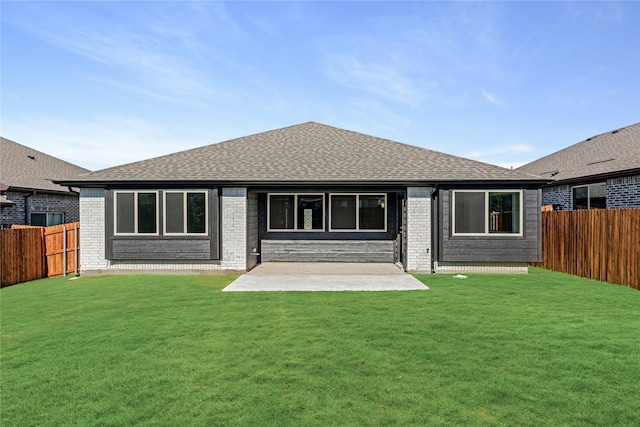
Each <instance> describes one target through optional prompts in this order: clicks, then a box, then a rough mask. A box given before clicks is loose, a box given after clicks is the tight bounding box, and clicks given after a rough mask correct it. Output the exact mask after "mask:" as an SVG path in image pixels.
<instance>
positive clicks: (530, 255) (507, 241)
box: [438, 189, 541, 262]
mask: <svg viewBox="0 0 640 427" xmlns="http://www.w3.org/2000/svg"><path fill="white" fill-rule="evenodd" d="M540 195H541V192H540V190H537V189H529V190H524V191H523V198H524V203H523V205H524V208H525V211H524V218H523V220H524V221H523V222H524V224H523V225H524V228H523V236H517V237H516V236H499V235H489V236H468V237H466V236H452V235H451V225H452V220H451V191H450V190H441V191H440V203H439V209H440V224H442V230H441V233H440V236H439V242H438V243H439V253H438V261H444V262H535V261H539V260H540V259H541V246H540Z"/></svg>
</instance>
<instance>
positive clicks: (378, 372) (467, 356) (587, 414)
mask: <svg viewBox="0 0 640 427" xmlns="http://www.w3.org/2000/svg"><path fill="white" fill-rule="evenodd" d="M234 277H235V276H224V275H220V276H215V275H214V276H107V277H81V278H79V279H77V280H69V278H56V279H45V280H40V281H34V282H30V283H24V284H21V285H16V286H12V287H9V288H4V289H2V291H1V293H0V297H1V300H0V304H1V306H0V308H1V313H0V320H1V321H2V336H1V338H2V341H1V348H0V356H1V365H0V368H1V371H0V372H1V385H2V394H1V397H2V401H1V411H2V413H1V414H0V415H1V419H0V422H1V424H2V425H3V426H30V425H37V426H62V425H65V426H69V425H71V426H73V425H81V426H94V425H95V426H127V425H136V426H138V425H141V426H145V425H148V426H152V425H153V426H158V425H167V426H175V425H180V426H190V425H199V426H210V425H221V426H222V425H224V426H259V425H281V426H329V425H339V426H348V425H353V426H361V425H372V426H377V425H393V426H396V425H415V426H418V425H420V426H422V425H436V426H437V425H447V426H449V425H480V426H482V425H486V426H494V425H508V426H528V425H531V426H540V425H548V426H551V425H553V426H563V425H565V426H590V425H593V426H596V425H598V426H616V425H617V426H638V425H640V399H639V398H638V397H639V396H640V338H639V337H640V292H638V291H637V290H633V289H630V288H626V287H622V286H616V285H610V284H605V283H601V282H595V281H590V280H586V279H581V278H577V277H572V276H567V275H562V274H559V273H553V272H548V271H545V270H541V269H531V273H530V274H529V275H513V276H512V275H470V277H469V278H468V279H455V278H453V277H452V276H450V275H438V276H428V275H425V276H418V278H419V279H420V280H422V281H424V282H425V283H426V284H427V285H428V286H429V288H430V290H429V291H408V292H318V293H311V292H286V293H285V292H280V293H261V292H257V293H221V292H220V290H221V289H222V288H223V287H224V286H226V285H227V284H228V283H230V282H231V281H232V280H233V278H234Z"/></svg>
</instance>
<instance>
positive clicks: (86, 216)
mask: <svg viewBox="0 0 640 427" xmlns="http://www.w3.org/2000/svg"><path fill="white" fill-rule="evenodd" d="M79 205H80V227H81V230H80V247H81V248H82V249H81V250H80V270H81V272H82V273H85V272H87V271H90V270H103V269H106V268H108V267H109V262H108V261H107V259H106V256H105V253H106V249H105V243H106V237H105V197H104V189H102V188H81V189H80V199H79Z"/></svg>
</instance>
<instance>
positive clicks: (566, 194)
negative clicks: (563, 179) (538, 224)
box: [542, 185, 572, 211]
mask: <svg viewBox="0 0 640 427" xmlns="http://www.w3.org/2000/svg"><path fill="white" fill-rule="evenodd" d="M547 205H553V206H554V208H558V207H559V208H560V209H561V210H564V211H570V210H571V209H572V205H571V187H570V186H568V185H554V186H552V187H546V188H543V189H542V206H547Z"/></svg>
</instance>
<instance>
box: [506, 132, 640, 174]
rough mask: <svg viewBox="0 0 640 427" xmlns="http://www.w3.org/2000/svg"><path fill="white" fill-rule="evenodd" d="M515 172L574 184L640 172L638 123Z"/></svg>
mask: <svg viewBox="0 0 640 427" xmlns="http://www.w3.org/2000/svg"><path fill="white" fill-rule="evenodd" d="M517 170H519V171H522V172H528V173H532V174H536V175H541V176H543V177H548V178H551V179H554V180H556V181H576V182H577V181H581V180H584V181H587V180H593V179H603V178H606V177H612V176H622V175H631V174H636V173H640V123H636V124H634V125H631V126H627V127H624V128H621V129H616V130H614V131H610V132H606V133H603V134H600V135H597V136H594V137H592V138H588V139H586V140H585V141H582V142H578V143H577V144H573V145H571V146H570V147H567V148H565V149H563V150H560V151H558V152H555V153H553V154H550V155H548V156H546V157H543V158H541V159H539V160H536V161H533V162H531V163H528V164H526V165H524V166H521V167H520V168H518V169H517Z"/></svg>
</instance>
